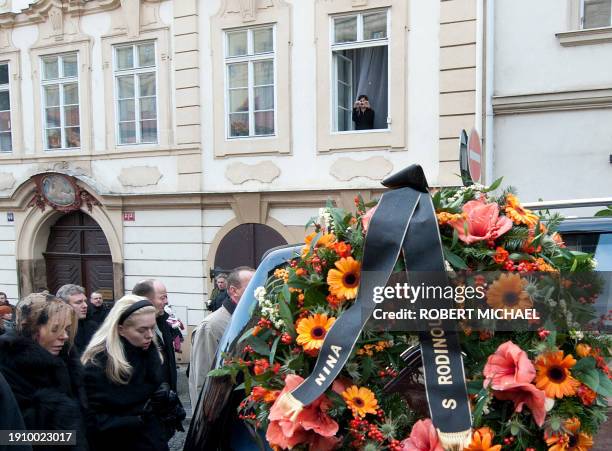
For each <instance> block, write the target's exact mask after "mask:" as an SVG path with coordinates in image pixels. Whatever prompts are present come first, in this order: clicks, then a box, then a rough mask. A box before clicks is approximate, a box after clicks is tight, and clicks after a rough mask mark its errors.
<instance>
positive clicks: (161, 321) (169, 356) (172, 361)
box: [157, 312, 177, 392]
mask: <svg viewBox="0 0 612 451" xmlns="http://www.w3.org/2000/svg"><path fill="white" fill-rule="evenodd" d="M169 316H170V315H168V314H167V313H165V312H164V314H163V315H162V316H158V317H157V328H158V329H159V331H160V332H161V334H162V340H158V341H159V342H160V343H159V345H160V347H161V348H160V351H161V352H162V355H163V356H164V363H163V373H162V377H163V378H164V382H168V384H170V388H172V390H174V391H175V392H176V378H177V376H176V355H175V354H174V345H173V344H172V340H173V338H174V334H173V333H172V326H170V324H168V323H167V322H166V320H167V319H168V317H169ZM158 338H159V337H158ZM162 341H163V343H162Z"/></svg>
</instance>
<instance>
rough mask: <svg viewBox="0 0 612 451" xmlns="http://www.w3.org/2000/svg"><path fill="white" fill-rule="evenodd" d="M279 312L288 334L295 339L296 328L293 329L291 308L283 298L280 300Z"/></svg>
mask: <svg viewBox="0 0 612 451" xmlns="http://www.w3.org/2000/svg"><path fill="white" fill-rule="evenodd" d="M288 290H289V288H287V291H288ZM278 310H279V313H280V316H281V318H282V319H283V322H284V323H285V327H286V329H287V333H288V334H289V335H291V336H292V337H293V338H295V328H294V327H293V315H292V314H291V309H290V308H289V305H288V304H287V302H285V300H284V299H283V297H282V296H281V297H279V298H278Z"/></svg>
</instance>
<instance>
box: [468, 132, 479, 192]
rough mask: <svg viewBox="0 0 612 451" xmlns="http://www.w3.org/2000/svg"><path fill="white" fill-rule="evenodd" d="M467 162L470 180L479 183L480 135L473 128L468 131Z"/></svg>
mask: <svg viewBox="0 0 612 451" xmlns="http://www.w3.org/2000/svg"><path fill="white" fill-rule="evenodd" d="M468 164H469V166H470V175H471V176H472V180H473V181H474V182H477V183H479V182H480V175H481V173H482V169H481V168H482V146H481V145H480V136H479V135H478V132H477V131H476V130H475V129H472V131H471V132H470V139H469V140H468Z"/></svg>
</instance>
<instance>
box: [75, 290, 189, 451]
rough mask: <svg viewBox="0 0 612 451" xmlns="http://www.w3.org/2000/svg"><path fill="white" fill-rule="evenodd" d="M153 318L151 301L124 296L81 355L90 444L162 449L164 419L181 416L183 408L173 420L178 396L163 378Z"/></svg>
mask: <svg viewBox="0 0 612 451" xmlns="http://www.w3.org/2000/svg"><path fill="white" fill-rule="evenodd" d="M155 319H156V310H155V307H154V306H153V304H151V302H149V301H148V300H146V299H143V298H141V297H139V296H134V295H128V296H124V297H123V298H121V299H120V300H118V301H117V302H116V303H115V305H114V307H113V308H112V310H111V311H110V313H109V314H108V316H107V317H106V319H105V320H104V322H103V323H102V326H100V329H99V330H98V331H97V332H96V333H95V334H94V336H93V338H92V339H91V341H90V343H89V345H88V346H87V348H86V349H85V352H84V353H83V356H82V357H81V361H82V362H83V364H84V365H85V389H86V391H87V394H88V397H89V407H90V413H91V415H90V425H89V441H90V444H91V449H92V450H105V451H106V450H113V449H126V450H127V449H129V450H134V451H137V450H148V451H157V450H167V449H168V445H167V437H166V433H165V430H166V429H167V427H168V426H167V425H168V423H169V422H172V421H179V422H180V421H181V420H182V419H183V418H184V414H185V412H184V410H183V411H182V417H181V418H180V419H178V420H177V418H178V417H180V416H181V412H177V402H178V398H177V397H176V393H174V392H173V391H171V390H170V387H169V386H168V384H166V383H164V382H163V377H162V360H161V354H160V352H159V349H158V347H157V337H156V335H155V324H156V321H155ZM178 405H180V403H179V404H178Z"/></svg>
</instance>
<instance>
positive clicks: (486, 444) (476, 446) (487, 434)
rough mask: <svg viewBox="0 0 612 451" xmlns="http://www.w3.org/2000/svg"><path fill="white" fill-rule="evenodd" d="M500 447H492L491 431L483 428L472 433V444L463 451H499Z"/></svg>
mask: <svg viewBox="0 0 612 451" xmlns="http://www.w3.org/2000/svg"><path fill="white" fill-rule="evenodd" d="M499 450H501V445H493V431H491V429H489V428H487V427H484V428H480V429H477V430H475V431H474V434H473V435H472V442H471V443H470V445H469V446H468V447H467V448H465V451H499Z"/></svg>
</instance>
